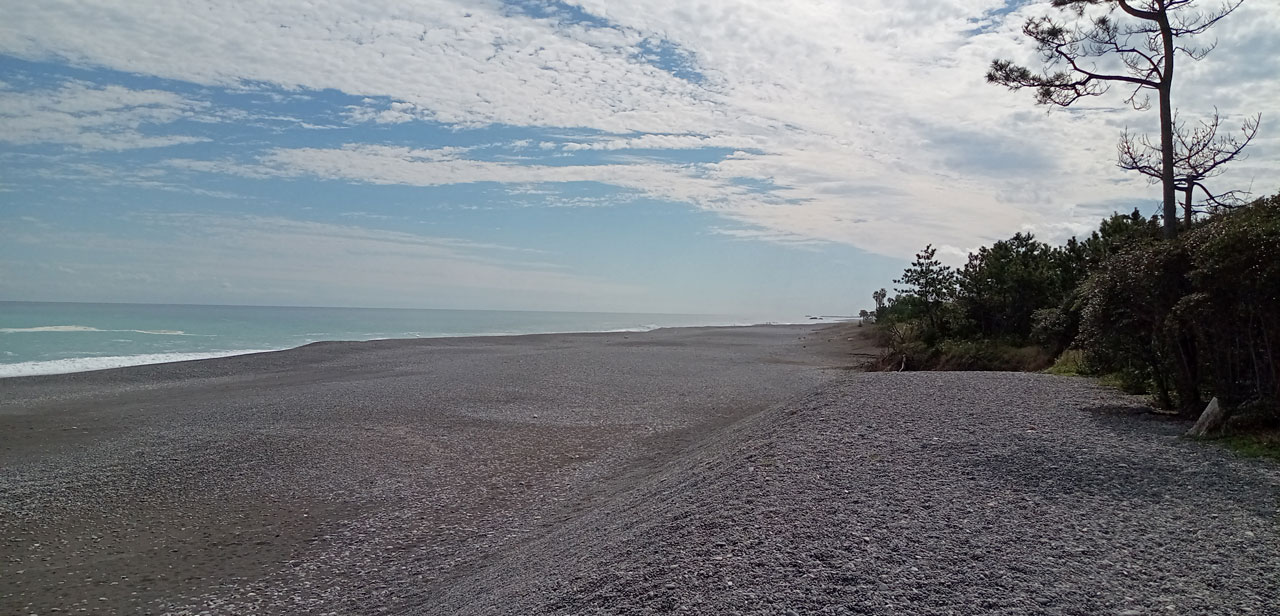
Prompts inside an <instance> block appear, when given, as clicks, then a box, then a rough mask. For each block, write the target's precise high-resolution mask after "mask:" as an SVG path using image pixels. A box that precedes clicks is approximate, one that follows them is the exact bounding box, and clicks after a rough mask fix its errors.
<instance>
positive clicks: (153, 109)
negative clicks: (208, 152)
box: [0, 81, 208, 150]
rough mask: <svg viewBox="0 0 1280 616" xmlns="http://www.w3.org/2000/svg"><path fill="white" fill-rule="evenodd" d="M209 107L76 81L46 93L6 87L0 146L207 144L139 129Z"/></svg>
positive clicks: (0, 95) (0, 104)
mask: <svg viewBox="0 0 1280 616" xmlns="http://www.w3.org/2000/svg"><path fill="white" fill-rule="evenodd" d="M206 107H207V105H206V104H205V103H201V102H197V101H193V100H190V99H187V98H184V97H182V96H179V95H177V94H174V93H172V92H165V91H162V90H133V89H129V88H125V87H121V86H116V85H107V86H95V85H93V84H88V83H84V82H78V81H68V82H64V83H62V84H61V85H59V86H58V87H56V88H47V89H34V90H25V91H17V90H11V89H5V90H0V142H7V143H11V144H16V145H27V144H32V143H61V144H68V145H71V146H74V147H77V148H79V149H82V150H130V149H137V148H155V147H164V146H170V145H177V144H182V143H196V142H201V141H208V139H206V138H203V137H194V136H189V135H148V134H145V133H143V132H142V131H141V130H140V129H142V128H143V127H148V126H158V125H164V124H170V123H172V122H175V121H177V120H179V119H183V118H190V117H193V116H195V115H196V114H197V113H200V112H201V111H202V110H204V109H205V108H206Z"/></svg>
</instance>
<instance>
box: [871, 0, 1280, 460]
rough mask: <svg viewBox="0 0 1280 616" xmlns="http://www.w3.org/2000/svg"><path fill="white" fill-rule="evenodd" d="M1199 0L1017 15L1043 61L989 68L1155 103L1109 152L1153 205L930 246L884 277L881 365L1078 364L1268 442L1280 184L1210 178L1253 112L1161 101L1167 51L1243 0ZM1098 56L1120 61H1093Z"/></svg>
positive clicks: (1167, 91)
mask: <svg viewBox="0 0 1280 616" xmlns="http://www.w3.org/2000/svg"><path fill="white" fill-rule="evenodd" d="M1196 4H1197V3H1196V2H1195V0H1143V1H1138V0H1128V1H1126V0H1054V2H1053V6H1054V7H1056V8H1058V9H1060V11H1061V13H1060V15H1059V18H1054V17H1040V18H1033V19H1030V20H1028V21H1027V22H1026V24H1025V26H1024V28H1023V31H1024V33H1025V34H1026V35H1027V36H1028V37H1030V38H1031V39H1033V40H1034V41H1035V43H1036V44H1037V47H1038V49H1039V51H1040V54H1041V57H1042V59H1043V60H1044V63H1045V66H1044V70H1043V71H1041V72H1034V71H1032V70H1031V69H1029V68H1026V67H1023V66H1019V65H1016V64H1014V63H1013V62H1010V61H1006V60H997V61H995V62H993V63H992V65H991V69H990V71H989V72H988V74H987V79H988V80H989V81H990V82H992V83H996V84H999V85H1004V86H1007V87H1009V88H1011V89H1015V90H1016V89H1021V88H1031V89H1033V90H1034V92H1035V95H1036V101H1037V102H1038V103H1040V104H1045V105H1054V106H1063V107H1065V106H1069V105H1071V104H1072V103H1075V102H1076V101H1078V100H1080V99H1081V98H1083V97H1088V96H1097V95H1101V94H1103V93H1105V92H1106V91H1107V89H1108V87H1109V86H1110V85H1112V84H1121V85H1124V86H1126V87H1129V88H1131V90H1130V92H1129V95H1128V97H1127V98H1126V99H1125V103H1127V104H1128V105H1130V106H1132V107H1133V108H1135V109H1137V110H1144V109H1147V108H1148V107H1149V104H1148V100H1147V98H1146V96H1147V94H1148V93H1150V92H1155V94H1156V96H1157V99H1158V103H1159V113H1160V127H1161V134H1160V138H1159V139H1158V140H1157V142H1156V143H1152V141H1151V140H1149V139H1148V138H1146V137H1144V136H1134V135H1133V134H1131V133H1129V132H1128V131H1127V130H1126V131H1125V132H1124V134H1123V135H1122V136H1121V138H1120V141H1119V144H1118V147H1117V153H1118V155H1117V165H1118V166H1119V167H1120V168H1122V169H1125V170H1129V171H1135V172H1138V173H1140V174H1141V175H1144V176H1146V177H1147V178H1149V179H1150V180H1151V181H1152V182H1153V183H1160V184H1161V185H1162V188H1163V197H1164V198H1163V207H1162V209H1161V212H1160V214H1159V215H1155V216H1151V217H1149V218H1148V217H1144V216H1143V215H1142V214H1141V213H1140V212H1139V211H1138V210H1136V209H1135V210H1134V211H1133V212H1132V213H1130V214H1114V215H1112V216H1110V217H1109V218H1107V219H1105V220H1103V221H1102V222H1101V224H1100V225H1099V226H1098V228H1097V229H1096V230H1094V231H1093V232H1092V233H1091V234H1089V235H1088V236H1087V237H1083V238H1078V237H1073V238H1071V239H1070V240H1068V241H1067V242H1066V243H1065V244H1062V245H1059V246H1051V245H1049V244H1047V243H1044V242H1042V241H1039V240H1037V239H1036V237H1035V236H1034V235H1033V234H1031V233H1016V234H1014V235H1013V237H1011V238H1009V239H1006V240H1002V241H998V242H995V243H994V244H992V245H991V246H984V247H982V248H979V249H978V250H977V251H976V252H973V253H971V254H969V256H968V262H967V263H965V264H964V265H963V266H962V267H959V268H953V267H950V266H948V265H946V264H944V263H943V262H942V261H941V260H940V259H939V258H938V256H937V249H936V248H934V247H933V246H932V245H930V246H926V247H925V248H924V249H923V250H921V251H920V252H919V253H918V254H917V255H916V257H915V260H914V261H913V262H912V263H911V265H910V266H909V267H908V268H907V269H906V271H904V272H903V275H902V276H901V277H900V278H899V279H897V280H895V281H894V283H895V285H896V287H895V291H896V293H897V294H896V296H894V297H888V292H887V291H886V290H884V289H881V290H880V291H877V292H876V293H875V294H874V296H873V299H874V300H875V303H876V310H875V321H876V324H877V325H876V327H877V328H878V332H879V335H880V337H881V342H882V344H883V346H884V348H885V349H887V351H886V353H885V354H884V355H883V356H882V358H881V359H880V361H879V367H880V368H881V369H893V370H931V369H933V370H939V369H940V370H1046V371H1049V372H1053V373H1057V374H1084V375H1094V376H1098V377H1101V378H1102V379H1104V381H1106V382H1109V383H1111V384H1114V385H1116V386H1117V387H1120V388H1121V389H1124V390H1126V391H1128V392H1131V393H1144V394H1149V395H1150V396H1151V398H1152V401H1153V403H1154V404H1155V405H1156V406H1158V407H1159V408H1162V409H1167V410H1168V411H1170V412H1172V413H1176V414H1178V415H1181V416H1183V417H1188V418H1194V417H1196V416H1198V415H1200V413H1201V411H1202V410H1204V409H1205V408H1206V403H1207V402H1208V401H1209V400H1211V399H1214V398H1216V399H1217V400H1218V401H1219V404H1220V405H1221V406H1222V407H1223V408H1224V409H1226V414H1225V415H1224V418H1230V419H1232V423H1231V425H1232V426H1234V427H1236V428H1241V429H1247V430H1248V431H1250V433H1251V434H1252V435H1253V436H1250V437H1248V438H1243V437H1242V438H1243V440H1241V439H1240V438H1238V439H1236V440H1238V441H1240V442H1247V443H1249V447H1250V448H1252V449H1260V450H1264V451H1273V452H1274V451H1277V450H1278V449H1276V448H1277V445H1276V443H1277V442H1278V440H1280V439H1275V438H1271V437H1270V436H1259V435H1272V436H1273V435H1274V433H1273V431H1274V430H1275V429H1276V427H1277V426H1280V194H1276V195H1274V196H1271V197H1264V198H1259V199H1254V200H1252V201H1246V200H1245V199H1244V197H1245V196H1246V195H1247V192H1246V191H1242V190H1238V189H1231V190H1216V191H1215V190H1210V189H1209V188H1208V187H1206V185H1205V183H1206V181H1207V180H1208V179H1210V178H1215V177H1217V176H1219V175H1221V173H1222V171H1223V168H1224V166H1225V165H1226V164H1227V163H1230V162H1232V161H1235V160H1238V159H1241V158H1243V156H1244V149H1245V147H1246V146H1247V145H1248V144H1249V143H1250V142H1251V141H1252V140H1253V138H1254V136H1255V135H1256V134H1257V133H1258V129H1259V126H1260V123H1261V118H1260V116H1253V117H1249V118H1247V119H1246V120H1244V122H1243V125H1242V127H1241V132H1240V133H1239V134H1237V135H1224V134H1220V133H1219V130H1218V129H1219V126H1220V125H1221V118H1220V116H1219V115H1218V112H1217V110H1216V109H1215V110H1214V112H1213V114H1212V116H1211V117H1210V119H1208V120H1203V121H1201V123H1200V126H1199V127H1198V128H1192V129H1189V128H1187V126H1186V125H1185V124H1183V123H1181V122H1180V121H1179V120H1178V119H1177V115H1176V109H1175V108H1174V107H1173V106H1172V102H1171V100H1172V83H1173V81H1172V80H1173V70H1174V56H1175V55H1179V54H1181V55H1184V56H1186V57H1189V58H1190V59H1193V60H1199V59H1201V58H1203V57H1205V55H1207V54H1208V52H1209V51H1210V50H1212V45H1202V46H1197V45H1196V44H1195V43H1194V42H1193V41H1190V40H1189V39H1192V38H1193V37H1195V36H1196V35H1198V34H1202V33H1204V32H1205V31H1206V30H1208V29H1209V28H1210V27H1212V26H1213V25H1214V24H1216V23H1218V21H1220V20H1221V19H1223V18H1225V17H1227V16H1228V15H1230V14H1231V13H1232V12H1233V11H1234V10H1235V9H1236V8H1237V7H1238V6H1240V4H1241V3H1240V2H1228V3H1225V4H1222V5H1220V6H1219V7H1218V8H1217V9H1215V10H1212V11H1203V10H1200V9H1198V8H1196V7H1195V5H1196ZM1099 64H1102V65H1110V66H1113V67H1116V68H1117V69H1118V70H1115V71H1113V72H1103V71H1101V70H1100V69H1096V68H1090V67H1095V66H1097V65H1099Z"/></svg>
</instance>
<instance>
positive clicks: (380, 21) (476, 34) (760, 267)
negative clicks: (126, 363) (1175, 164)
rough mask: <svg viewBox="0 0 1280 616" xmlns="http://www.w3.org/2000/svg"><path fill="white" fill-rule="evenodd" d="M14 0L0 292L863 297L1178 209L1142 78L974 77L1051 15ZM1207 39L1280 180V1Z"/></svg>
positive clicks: (1182, 80)
mask: <svg viewBox="0 0 1280 616" xmlns="http://www.w3.org/2000/svg"><path fill="white" fill-rule="evenodd" d="M6 4H7V5H8V6H6V8H5V11H4V12H5V14H6V19H5V20H4V21H3V23H0V242H2V244H0V299H9V300H55V301H135V302H167V303H227V304H283V305H345V306H394V307H440V308H496V309H548V310H613V311H661V312H714V313H734V314H746V315H756V316H770V317H780V318H786V317H794V316H798V315H803V314H807V313H827V314H831V313H848V312H856V310H857V309H859V308H863V307H866V306H867V305H868V304H869V303H870V301H869V298H870V294H871V292H872V291H874V290H875V289H877V288H879V287H882V286H891V283H890V280H891V279H892V278H894V277H896V276H897V275H898V273H900V271H901V269H902V267H903V266H905V264H906V262H907V260H909V258H910V256H911V255H912V253H914V252H915V251H916V250H918V249H919V248H921V247H923V245H924V244H926V243H933V244H935V245H938V246H940V247H941V254H943V255H944V256H946V258H947V259H948V260H950V261H951V262H953V263H960V262H963V259H964V255H965V254H967V252H968V251H970V250H973V249H974V248H976V247H977V246H979V245H982V244H984V243H989V242H991V241H993V240H995V239H1000V238H1003V237H1007V236H1009V235H1012V234H1013V233H1014V232H1018V231H1032V232H1035V233H1036V234H1037V235H1038V236H1040V237H1041V238H1043V239H1046V240H1049V241H1060V240H1062V239H1065V238H1066V237H1069V236H1070V235H1072V234H1074V233H1079V232H1083V231H1086V230H1087V229H1089V228H1090V227H1091V226H1092V225H1094V224H1096V221H1097V219H1098V218H1099V217H1100V216H1101V215H1104V214H1106V213H1107V212H1109V211H1111V210H1112V209H1129V208H1132V207H1140V208H1142V209H1143V210H1144V211H1147V212H1152V211H1155V209H1156V207H1157V201H1158V198H1159V195H1158V191H1157V190H1156V189H1155V188H1154V187H1152V186H1150V185H1148V184H1147V183H1146V182H1144V181H1143V180H1142V179H1140V178H1136V177H1131V176H1126V175H1125V174H1124V173H1123V172H1121V171H1119V170H1118V169H1115V167H1114V143H1115V139H1116V137H1117V136H1118V135H1119V132H1120V130H1121V129H1122V128H1124V127H1126V126H1128V127H1131V128H1134V129H1138V130H1149V129H1150V127H1151V124H1152V122H1153V118H1152V117H1151V114H1150V113H1147V114H1144V113H1140V112H1135V111H1131V110H1128V111H1116V110H1114V109H1115V108H1117V107H1118V105H1119V104H1120V99H1122V98H1123V95H1116V96H1115V97H1108V98H1106V99H1103V100H1098V101H1090V102H1089V105H1082V106H1080V108H1079V109H1073V110H1071V111H1065V112H1064V111H1058V112H1054V113H1046V111H1045V110H1044V109H1043V108H1036V107H1035V106H1034V105H1033V104H1032V102H1031V100H1030V97H1029V95H1027V94H1026V93H1010V92H1007V91H1004V90H1001V89H999V88H995V87H992V86H990V85H987V84H985V83H983V80H982V75H983V73H984V70H985V66H986V64H987V63H988V62H989V61H990V60H991V59H993V58H996V57H1011V58H1015V59H1019V60H1022V61H1028V62H1030V61H1034V55H1033V53H1032V50H1030V49H1028V48H1027V47H1026V45H1025V41H1023V40H1022V38H1021V36H1020V35H1019V33H1018V28H1019V27H1020V24H1021V22H1022V21H1023V20H1024V19H1025V18H1026V17H1027V16H1029V15H1035V14H1040V13H1043V12H1045V11H1046V10H1048V9H1047V8H1046V7H1045V6H1043V5H1042V4H1037V3H1005V2H1001V1H997V0H938V1H937V2H923V3H922V2H911V3H902V2H893V1H889V0H874V1H873V0H868V1H865V2H857V3H852V2H849V3H844V2H817V1H814V2H800V1H797V2H790V3H777V2H766V1H764V0H738V1H736V2H711V1H709V0H708V1H701V0H643V1H641V0H636V1H629V2H625V3H623V2H603V1H598V0H582V1H578V2H565V3H558V2H553V3H544V2H528V1H525V2H507V3H503V2H497V1H472V2H454V1H449V0H430V1H427V0H423V1H418V2H403V1H398V2H391V1H383V0H370V1H363V2H348V1H338V0H315V1H313V2H308V3H273V2H265V0H264V1H260V2H256V1H246V2H240V3H235V4H230V3H204V2H178V3H165V4H162V5H147V4H146V3H108V2H61V1H47V2H40V3H16V2H15V3H6ZM1215 35H1216V36H1217V37H1218V40H1219V47H1218V49H1217V50H1216V51H1215V52H1214V54H1213V55H1211V56H1210V57H1209V58H1208V59H1206V60H1204V61H1203V62H1200V63H1198V64H1192V63H1189V62H1184V63H1183V65H1182V68H1180V73H1179V82H1178V83H1179V88H1180V90H1179V93H1178V98H1177V101H1176V102H1177V104H1178V105H1179V107H1180V109H1181V110H1182V114H1183V116H1184V117H1186V118H1195V117H1201V115H1202V114H1204V113H1208V112H1212V110H1213V108H1214V107H1215V106H1217V107H1218V108H1219V110H1220V111H1221V112H1222V113H1223V114H1224V115H1225V116H1226V117H1227V119H1228V122H1227V123H1228V124H1232V123H1235V122H1236V121H1237V120H1238V119H1239V118H1242V117H1243V116H1244V115H1245V114H1246V113H1249V114H1252V113H1258V112H1261V113H1263V114H1264V124H1263V131H1262V134H1261V135H1260V136H1259V138H1258V139H1257V140H1256V142H1255V144H1254V146H1252V148H1251V150H1252V155H1251V157H1250V158H1249V160H1247V161H1244V162H1241V163H1239V164H1237V165H1236V166H1235V167H1233V168H1232V170H1231V172H1230V173H1229V174H1228V175H1226V176H1224V177H1223V178H1221V179H1220V180H1219V181H1220V182H1221V183H1222V184H1223V185H1224V186H1225V187H1232V188H1234V187H1240V186H1244V187H1252V189H1253V190H1254V191H1255V193H1257V194H1270V193H1272V192H1275V191H1276V190H1280V174H1277V173H1276V171H1277V170H1278V169H1277V167H1278V163H1277V160H1278V156H1277V154H1278V153H1280V139H1277V137H1276V136H1275V135H1276V133H1275V132H1274V131H1271V130H1269V128H1268V123H1267V118H1268V117H1280V114H1277V113H1275V112H1280V103H1278V102H1277V101H1280V84H1278V83H1277V82H1278V81H1280V80H1278V79H1277V76H1280V59H1278V58H1280V45H1278V44H1277V42H1276V41H1277V40H1280V7H1277V6H1275V5H1274V4H1270V3H1266V2H1261V1H1258V0H1255V1H1253V2H1248V3H1246V5H1245V7H1244V8H1242V9H1241V10H1240V12H1239V13H1238V14H1237V15H1233V16H1232V17H1230V18H1229V19H1228V20H1227V21H1224V22H1223V23H1222V24H1221V25H1220V26H1219V28H1218V29H1217V30H1216V31H1215ZM1113 99H1114V100H1113Z"/></svg>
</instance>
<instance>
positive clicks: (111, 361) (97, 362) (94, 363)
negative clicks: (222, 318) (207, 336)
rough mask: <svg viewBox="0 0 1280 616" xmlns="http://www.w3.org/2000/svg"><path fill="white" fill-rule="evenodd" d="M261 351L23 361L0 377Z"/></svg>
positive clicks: (2, 368) (2, 369)
mask: <svg viewBox="0 0 1280 616" xmlns="http://www.w3.org/2000/svg"><path fill="white" fill-rule="evenodd" d="M264 351H265V349H245V350H240V351H213V352H206V353H148V354H145V355H120V356H114V357H75V358H70V359H53V360H48V361H26V362H18V363H14V364H0V378H5V377H13V376H39V375H46V374H67V373H71V372H88V371H90V370H106V369H108V368H124V367H126V366H144V365H149V364H165V363H169V362H175V361H191V360H194V359H213V358H216V357H231V356H233V355H246V354H249V353H262V352H264Z"/></svg>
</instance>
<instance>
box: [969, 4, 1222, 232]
mask: <svg viewBox="0 0 1280 616" xmlns="http://www.w3.org/2000/svg"><path fill="white" fill-rule="evenodd" d="M1051 1H1052V4H1053V6H1054V8H1057V9H1061V10H1069V11H1072V12H1074V13H1075V16H1076V19H1077V22H1079V21H1085V20H1086V19H1087V24H1086V25H1075V26H1073V27H1068V26H1067V25H1066V24H1065V23H1060V22H1058V21H1054V19H1053V18H1051V17H1047V16H1046V17H1034V18H1031V19H1028V20H1027V22H1026V23H1025V24H1024V25H1023V27H1022V32H1023V33H1024V34H1026V35H1027V36H1028V37H1030V38H1031V39H1032V40H1034V41H1035V42H1036V46H1037V48H1038V50H1039V51H1040V56H1041V58H1042V59H1043V61H1044V63H1045V68H1044V70H1043V71H1042V72H1040V73H1038V74H1037V73H1034V72H1032V71H1031V70H1030V69H1028V68H1026V67H1024V66H1019V65H1016V64H1014V63H1013V62H1011V61H1008V60H995V61H994V62H992V63H991V69H990V70H989V71H988V72H987V81H989V82H991V83H996V84H1000V85H1003V86H1006V87H1008V88H1009V89H1011V90H1020V89H1022V88H1034V89H1035V92H1036V102H1037V103H1040V104H1044V105H1058V106H1061V107H1067V106H1070V105H1071V104H1073V103H1075V102H1076V101H1078V100H1080V99H1081V98H1084V97H1086V96H1100V95H1102V94H1104V93H1106V92H1107V90H1108V89H1110V86H1111V85H1112V84H1113V83H1122V84H1125V85H1126V86H1127V87H1131V88H1133V90H1132V91H1131V92H1130V94H1129V97H1128V98H1126V99H1125V102H1127V103H1128V104H1129V105H1131V106H1132V107H1133V108H1135V109H1139V110H1141V109H1147V108H1149V107H1150V99H1149V97H1148V95H1149V91H1151V90H1155V91H1156V93H1157V100H1158V104H1159V108H1160V182H1161V184H1162V185H1163V188H1164V236H1165V237H1166V238H1173V237H1174V236H1176V235H1177V233H1178V226H1177V224H1178V203H1177V185H1176V179H1175V168H1174V158H1175V154H1174V147H1175V146H1174V130H1173V129H1174V127H1173V125H1174V119H1173V97H1172V94H1173V77H1174V56H1176V55H1177V52H1182V53H1183V54H1185V55H1186V56H1188V57H1190V58H1191V59H1192V60H1199V59H1201V58H1204V57H1205V56H1206V55H1208V53H1209V52H1210V51H1212V50H1213V45H1208V46H1203V47H1196V46H1193V45H1192V44H1191V43H1189V42H1188V41H1187V40H1186V39H1190V38H1192V37H1194V36H1196V35H1198V34H1203V33H1204V32H1205V31H1207V30H1208V29H1209V28H1211V27H1213V25H1214V24H1216V23H1218V22H1219V21H1220V20H1222V19H1223V18H1224V17H1226V16H1227V15H1230V14H1231V13H1232V12H1234V11H1235V10H1236V8H1238V7H1239V6H1240V4H1242V3H1243V1H1244V0H1230V1H1228V2H1226V3H1225V4H1222V5H1220V6H1219V7H1218V8H1217V9H1215V10H1212V11H1209V12H1201V11H1198V10H1196V8H1195V7H1196V6H1197V5H1198V4H1199V2H1198V1H1197V0H1051ZM1093 7H1098V8H1099V9H1103V10H1102V11H1101V12H1092V11H1088V9H1091V8H1093ZM1117 10H1119V11H1120V12H1122V13H1123V14H1124V15H1125V16H1126V17H1127V19H1125V20H1124V21H1118V20H1117V19H1116V18H1115V13H1116V11H1117ZM1086 12H1089V13H1090V15H1089V16H1088V17H1087V18H1086V16H1085V13H1086ZM1175 41H1176V42H1175ZM1094 58H1097V59H1102V60H1104V61H1112V62H1113V63H1114V61H1116V60H1118V61H1119V63H1120V64H1122V65H1123V66H1122V67H1121V66H1115V67H1114V68H1115V69H1117V70H1116V71H1112V72H1107V69H1101V68H1098V67H1097V66H1096V63H1095V62H1091V61H1090V60H1091V59H1094ZM1140 97H1141V98H1140Z"/></svg>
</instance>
